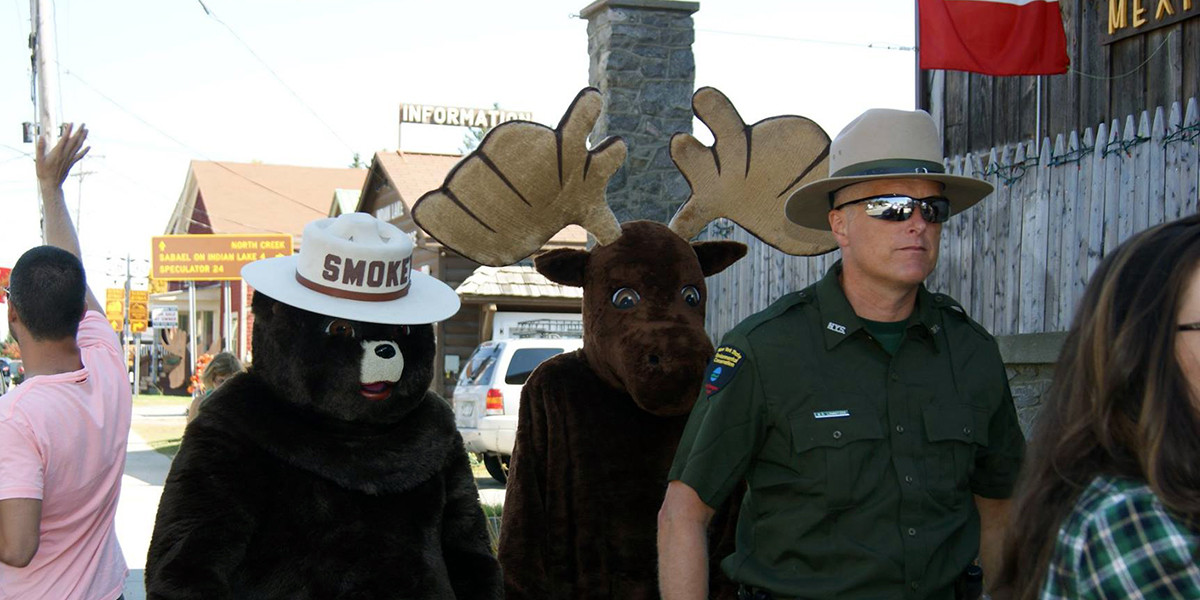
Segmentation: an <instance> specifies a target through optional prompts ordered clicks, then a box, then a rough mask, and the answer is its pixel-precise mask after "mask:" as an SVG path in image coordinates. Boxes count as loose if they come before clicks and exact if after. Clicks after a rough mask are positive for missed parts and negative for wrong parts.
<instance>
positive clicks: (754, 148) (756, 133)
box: [670, 87, 837, 256]
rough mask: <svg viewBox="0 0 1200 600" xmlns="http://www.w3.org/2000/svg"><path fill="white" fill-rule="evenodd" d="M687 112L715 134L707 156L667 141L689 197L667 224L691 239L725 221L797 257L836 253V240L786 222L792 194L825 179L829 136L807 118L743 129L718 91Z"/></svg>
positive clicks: (692, 142) (690, 145)
mask: <svg viewBox="0 0 1200 600" xmlns="http://www.w3.org/2000/svg"><path fill="white" fill-rule="evenodd" d="M692 110H694V111H695V113H696V116H697V117H699V118H700V120H701V121H703V122H704V124H705V125H707V126H708V128H709V129H710V130H712V132H713V137H714V142H713V146H712V147H711V148H710V147H708V146H705V145H704V144H701V143H700V141H699V140H697V139H696V138H694V137H692V136H691V135H689V134H686V133H677V134H675V135H674V136H673V137H672V138H671V159H672V160H674V161H675V165H676V166H677V167H679V171H680V172H681V173H683V176H684V177H685V178H686V179H687V182H688V185H689V186H691V188H692V195H691V197H689V198H688V200H687V202H686V203H684V205H683V207H681V208H680V209H679V212H677V213H676V214H675V217H674V218H673V219H671V225H670V227H671V230H672V231H674V232H675V233H677V234H679V235H680V236H681V237H683V238H684V239H691V238H693V237H695V236H696V234H698V233H700V231H701V230H702V229H704V227H705V226H706V225H708V224H709V223H710V222H712V221H713V220H715V219H718V218H722V217H723V218H726V219H729V220H731V221H734V222H735V223H737V224H738V225H741V226H742V227H744V228H745V229H746V230H747V231H749V232H750V233H752V234H754V235H756V236H758V237H759V239H761V240H762V241H764V242H766V243H768V244H770V245H771V246H774V247H775V248H777V249H779V250H781V251H783V252H785V253H787V254H792V255H796V256H814V255H817V254H824V253H826V252H829V251H831V250H833V249H834V248H836V247H837V243H836V242H835V241H834V239H833V235H832V234H830V233H829V232H827V231H817V230H815V229H808V228H805V227H801V226H799V225H796V224H794V223H792V222H791V221H788V220H787V217H785V216H784V212H783V207H784V203H785V202H787V199H788V197H789V196H791V194H792V192H795V191H796V190H797V189H799V188H800V186H802V185H804V184H806V183H808V182H809V181H813V180H816V179H821V178H824V177H825V176H826V175H827V174H828V172H829V136H828V135H826V133H825V131H824V130H823V129H821V127H820V126H819V125H817V124H816V123H814V122H813V121H811V120H809V119H806V118H804V117H797V116H780V117H771V118H769V119H764V120H762V121H759V122H757V123H755V124H754V125H746V122H745V121H743V120H742V117H741V115H739V114H738V112H737V109H736V108H734V107H733V104H732V103H731V102H730V101H729V98H726V97H725V94H722V93H721V92H720V91H718V90H717V89H715V88H711V87H705V88H700V89H699V90H697V91H696V93H695V95H693V96H692Z"/></svg>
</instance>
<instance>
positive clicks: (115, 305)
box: [104, 288, 125, 331]
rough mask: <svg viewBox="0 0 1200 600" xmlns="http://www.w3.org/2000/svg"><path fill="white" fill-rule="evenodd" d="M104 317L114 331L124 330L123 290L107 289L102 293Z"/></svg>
mask: <svg viewBox="0 0 1200 600" xmlns="http://www.w3.org/2000/svg"><path fill="white" fill-rule="evenodd" d="M104 316H105V318H107V319H108V323H109V325H112V328H113V330H114V331H123V330H124V329H125V290H123V289H121V288H108V289H107V290H105V292H104Z"/></svg>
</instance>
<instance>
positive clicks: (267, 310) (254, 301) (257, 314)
mask: <svg viewBox="0 0 1200 600" xmlns="http://www.w3.org/2000/svg"><path fill="white" fill-rule="evenodd" d="M279 308H280V304H279V302H278V301H277V300H275V299H274V298H272V297H270V296H268V295H266V294H264V293H262V292H260V291H258V290H255V291H254V295H253V296H252V297H251V298H250V310H251V311H252V312H253V313H254V318H255V319H270V318H271V317H272V316H274V314H275V313H276V312H278V311H279Z"/></svg>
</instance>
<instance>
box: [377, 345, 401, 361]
mask: <svg viewBox="0 0 1200 600" xmlns="http://www.w3.org/2000/svg"><path fill="white" fill-rule="evenodd" d="M375 356H378V357H379V358H392V357H394V356H396V347H395V346H392V345H391V344H387V345H383V346H377V347H376V348H375Z"/></svg>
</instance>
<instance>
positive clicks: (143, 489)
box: [117, 408, 504, 600]
mask: <svg viewBox="0 0 1200 600" xmlns="http://www.w3.org/2000/svg"><path fill="white" fill-rule="evenodd" d="M185 416H186V410H185V409H183V408H173V409H163V408H145V409H138V408H134V414H133V419H134V421H135V422H139V421H140V422H146V421H157V422H160V423H161V422H164V421H168V420H169V421H175V422H177V423H179V424H182V423H183V421H184V419H185ZM170 469H171V459H169V458H167V457H166V456H163V455H162V454H159V453H158V452H155V451H154V450H151V449H150V447H149V446H147V445H146V442H145V441H144V440H142V438H141V437H140V436H138V434H137V433H135V432H133V431H130V432H129V446H128V449H127V451H126V455H125V476H124V478H122V480H121V500H120V502H119V503H118V504H117V539H118V540H119V541H120V542H121V549H122V550H123V551H124V552H125V562H126V563H127V564H128V565H129V577H128V578H127V579H126V580H125V600H145V599H146V591H145V588H144V586H143V584H142V579H143V576H144V569H145V567H146V552H147V551H148V550H149V549H150V535H151V534H152V533H153V532H154V516H155V515H156V514H157V513H158V500H159V497H160V496H162V489H163V482H165V481H166V479H167V472H168V471H170ZM475 483H476V484H477V485H478V486H479V497H480V500H481V501H482V502H483V503H485V504H503V503H504V486H502V485H500V484H498V483H496V482H495V481H493V480H492V479H491V478H490V477H479V478H476V480H475Z"/></svg>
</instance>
